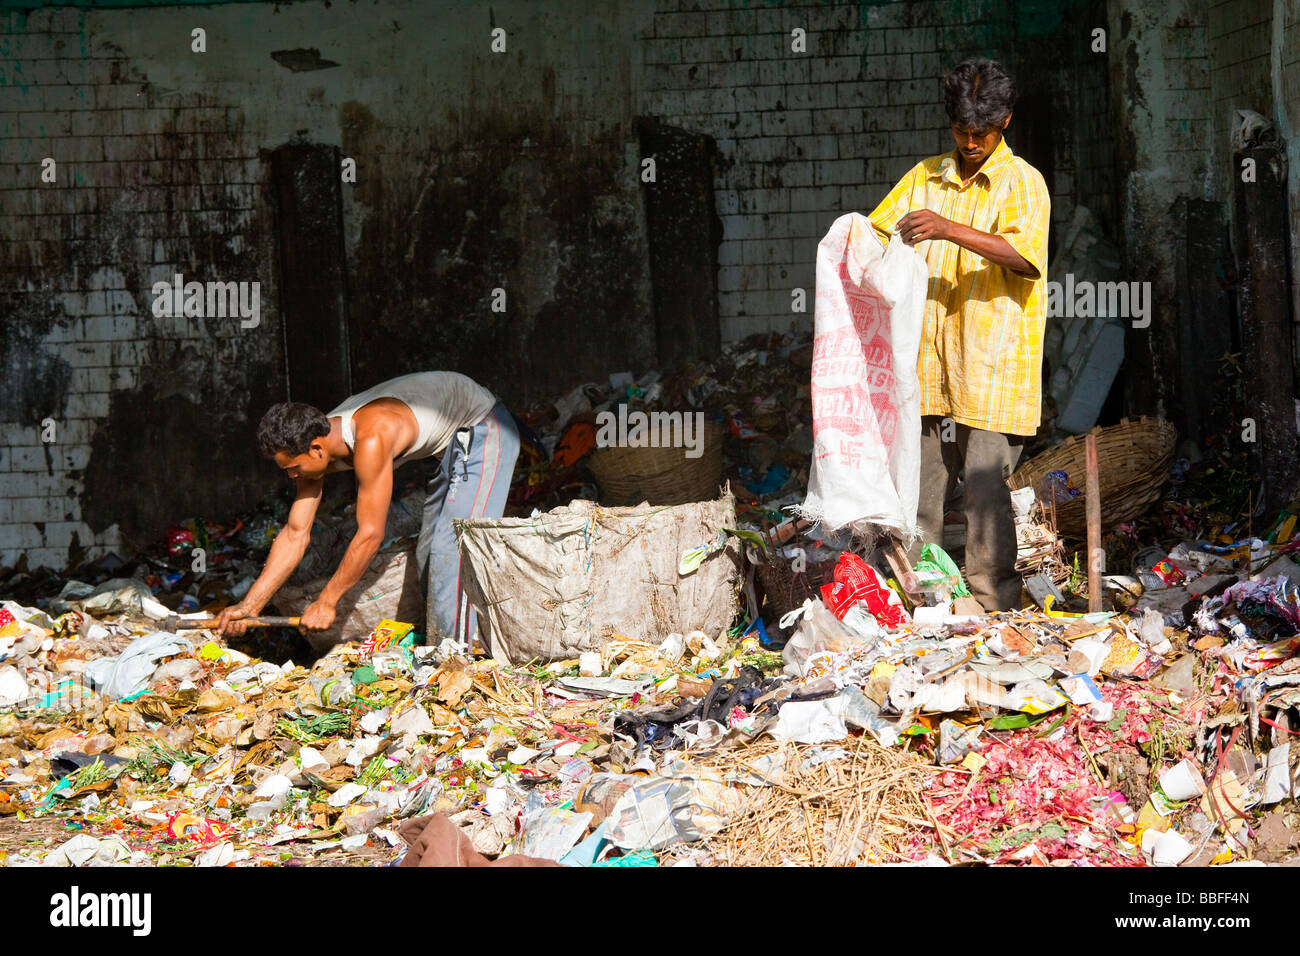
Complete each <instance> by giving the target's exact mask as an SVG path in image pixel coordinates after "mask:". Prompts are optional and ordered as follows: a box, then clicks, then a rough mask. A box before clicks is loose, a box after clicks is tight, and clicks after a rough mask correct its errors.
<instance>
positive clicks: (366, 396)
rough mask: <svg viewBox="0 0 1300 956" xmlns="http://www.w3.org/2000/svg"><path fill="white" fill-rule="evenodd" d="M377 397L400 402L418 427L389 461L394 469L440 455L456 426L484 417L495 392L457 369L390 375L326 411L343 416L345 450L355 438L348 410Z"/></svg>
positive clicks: (481, 419)
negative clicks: (409, 442) (412, 441)
mask: <svg viewBox="0 0 1300 956" xmlns="http://www.w3.org/2000/svg"><path fill="white" fill-rule="evenodd" d="M377 398H395V399H397V400H398V401H399V402H403V403H404V404H405V405H406V406H407V407H408V408H409V409H410V410H411V413H412V414H414V415H415V421H416V424H417V425H418V426H419V429H420V431H419V436H418V437H417V438H416V440H415V444H414V445H412V446H411V447H410V448H408V449H407V450H406V451H405V452H403V453H402V454H401V455H400V456H398V457H397V458H395V459H393V467H394V468H396V467H397V466H398V465H401V464H404V463H406V462H408V461H415V460H416V459H419V458H428V457H430V456H432V455H440V454H442V452H443V451H444V450H445V449H446V447H447V446H448V445H449V444H451V440H452V438H453V437H455V435H456V432H457V430H459V429H461V428H467V427H470V426H473V425H477V424H478V423H479V422H481V421H483V419H485V418H486V417H487V416H488V413H489V412H491V411H492V408H493V406H494V405H496V403H497V399H496V396H495V395H493V394H492V393H491V392H490V391H488V390H487V389H486V388H484V387H483V386H482V385H480V384H479V383H478V382H476V381H474V380H473V379H472V378H468V377H467V376H464V375H461V374H460V373H459V372H415V373H413V374H411V375H401V376H399V377H397V378H391V379H389V380H388V381H387V382H380V383H379V384H378V385H376V386H375V387H374V388H368V389H366V390H365V391H364V392H361V393H360V394H357V395H353V396H352V397H351V398H349V399H347V400H346V401H344V402H343V403H342V404H340V405H339V406H338V407H337V408H335V409H334V410H333V411H331V412H329V417H331V418H333V417H335V416H337V417H339V418H341V419H342V429H343V443H344V444H345V445H347V446H348V448H349V449H352V448H353V447H354V444H355V442H356V432H355V430H354V429H353V426H352V416H353V414H354V413H355V412H356V410H357V409H358V408H361V406H363V405H366V404H368V403H370V402H373V401H374V400H375V399H377Z"/></svg>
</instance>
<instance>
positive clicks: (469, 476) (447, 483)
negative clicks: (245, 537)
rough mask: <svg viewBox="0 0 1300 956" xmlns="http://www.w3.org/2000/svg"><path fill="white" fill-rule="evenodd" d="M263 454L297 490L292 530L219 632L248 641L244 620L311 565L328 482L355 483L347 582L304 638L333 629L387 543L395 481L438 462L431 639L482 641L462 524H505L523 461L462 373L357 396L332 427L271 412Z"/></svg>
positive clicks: (295, 408) (321, 605) (314, 417)
mask: <svg viewBox="0 0 1300 956" xmlns="http://www.w3.org/2000/svg"><path fill="white" fill-rule="evenodd" d="M257 441H258V445H259V446H260V447H261V451H262V454H263V455H265V456H266V457H267V458H270V459H272V460H274V461H275V463H276V464H277V465H279V466H280V467H281V468H283V469H284V471H285V474H287V475H288V476H289V477H290V478H292V479H293V480H294V482H295V483H296V484H297V489H298V490H297V495H296V496H295V498H294V501H293V505H292V506H291V507H290V509H289V520H288V521H287V522H285V525H284V527H283V528H281V529H280V533H279V534H277V535H276V537H275V542H274V543H273V544H272V545H271V553H270V555H269V557H268V558H267V561H266V567H265V568H263V570H262V573H261V574H260V575H258V578H257V580H256V581H255V582H253V586H252V587H251V588H249V590H248V594H247V595H245V597H244V599H243V600H242V601H240V602H239V603H238V604H236V605H234V606H232V607H229V608H226V609H225V610H224V611H222V612H221V615H220V618H221V620H220V624H219V625H218V631H219V632H220V633H223V634H227V633H229V634H242V633H243V632H244V630H245V629H246V627H247V625H245V624H242V623H240V618H243V617H251V616H255V615H257V614H259V613H261V610H262V608H263V607H265V606H266V604H267V603H268V602H269V601H270V600H271V598H272V597H273V596H274V595H275V592H276V591H278V590H279V589H280V587H281V586H282V585H283V584H284V582H285V581H286V580H288V578H289V575H290V574H292V573H293V569H294V568H296V567H297V566H298V563H299V562H300V561H301V560H302V557H303V555H304V554H305V553H306V550H307V544H308V541H309V540H310V537H311V527H312V523H313V521H314V520H315V517H316V509H317V507H318V506H319V505H320V497H321V487H322V484H323V481H324V477H325V475H327V474H330V473H332V472H336V471H345V470H348V469H352V470H354V471H355V472H356V474H357V533H356V535H355V536H354V537H353V538H352V542H351V544H349V545H348V549H347V552H346V553H345V554H344V555H343V560H342V561H341V562H340V563H339V567H338V570H337V571H335V572H334V576H333V577H332V578H330V580H329V583H328V584H326V585H325V588H324V590H323V591H321V593H320V596H319V597H318V598H317V599H316V600H315V601H314V602H312V604H310V605H308V607H307V608H306V610H304V611H303V613H302V625H301V626H302V628H303V629H304V630H306V631H323V630H327V629H329V628H330V627H331V626H332V625H333V623H334V616H335V607H336V606H337V604H338V602H339V599H340V598H342V597H343V595H345V594H346V593H347V592H348V591H349V590H351V589H352V588H353V587H354V586H355V585H356V583H357V582H358V581H360V580H361V576H362V575H363V574H364V573H365V570H366V568H367V567H368V566H369V564H370V561H371V559H372V558H374V556H375V553H376V552H377V551H378V550H379V546H380V545H381V544H382V543H383V541H384V526H385V524H386V523H387V520H388V505H389V502H390V501H391V500H392V496H393V471H394V470H395V469H396V468H397V467H399V466H400V465H402V464H404V463H406V462H408V461H414V460H416V459H419V458H428V457H430V456H433V455H441V456H442V467H441V469H439V471H438V473H437V474H435V475H434V476H433V478H431V479H430V480H429V487H428V497H427V498H426V499H425V503H424V518H423V522H422V524H421V527H420V542H419V546H418V560H419V567H420V574H421V575H422V576H423V575H427V576H428V577H427V586H426V595H427V599H428V600H427V605H426V607H427V613H426V634H427V639H428V641H429V642H430V643H436V642H437V640H438V639H439V638H448V637H451V638H455V639H456V640H458V641H461V642H463V643H464V644H465V646H466V647H467V648H468V647H469V646H470V643H471V641H472V639H473V636H474V632H475V629H476V622H475V619H474V618H475V615H474V611H473V608H471V607H469V604H468V601H466V599H465V597H464V595H463V593H462V592H461V589H460V552H459V549H458V548H457V547H456V536H455V532H454V530H453V528H452V520H453V519H455V518H469V517H484V516H487V517H493V518H499V517H501V515H502V514H503V513H504V512H505V506H506V495H507V494H508V493H509V491H510V478H511V475H512V474H513V472H514V467H515V459H516V457H518V454H519V433H518V431H517V430H516V428H515V423H514V419H513V418H512V417H511V415H510V412H509V410H508V409H507V408H506V407H505V405H504V404H503V403H502V402H500V401H498V400H497V398H496V396H495V395H493V394H492V393H491V392H489V391H488V390H487V389H486V388H484V387H483V386H481V385H479V384H478V383H477V382H475V381H473V380H472V379H469V378H466V377H465V376H464V375H460V374H458V373H456V372H417V373H415V374H413V375H403V376H400V377H399V378H394V379H391V380H389V381H387V382H382V383H380V384H379V385H376V386H375V387H374V388H372V389H369V390H367V391H364V392H362V393H361V394H359V395H353V396H352V397H351V398H349V399H347V400H346V401H344V402H343V403H342V404H341V405H339V406H338V407H337V408H335V409H334V410H333V411H331V412H330V413H329V414H328V415H326V414H325V413H324V412H322V411H320V410H319V409H317V408H314V407H312V406H311V405H304V404H302V403H300V402H282V403H280V404H279V405H273V406H272V407H271V408H270V410H269V411H267V413H266V414H265V415H264V416H263V417H262V422H261V424H260V425H258V428H257Z"/></svg>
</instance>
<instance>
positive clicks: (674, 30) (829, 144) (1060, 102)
mask: <svg viewBox="0 0 1300 956" xmlns="http://www.w3.org/2000/svg"><path fill="white" fill-rule="evenodd" d="M1098 6H1099V5H1098V4H1095V3H1094V4H1087V3H1083V4H1080V3H1071V4H1041V5H1034V4H1026V5H1024V6H1023V10H1021V11H1020V14H1023V15H1022V16H1020V19H1017V16H1018V13H1017V10H1016V8H1015V7H1014V6H1012V5H1007V4H997V3H992V2H987V0H969V2H964V0H917V2H908V3H870V4H866V5H847V4H845V5H840V4H823V3H799V2H794V3H788V4H782V5H779V6H767V5H760V4H754V5H740V6H737V5H736V4H734V3H729V2H728V0H660V3H659V4H658V9H657V12H656V14H655V17H654V29H653V33H652V34H651V35H648V36H646V37H645V38H644V39H643V40H642V41H641V47H642V50H643V55H644V59H645V63H646V67H645V92H644V93H643V95H642V97H641V100H640V107H641V109H642V111H644V112H647V113H651V114H655V115H658V116H661V117H662V118H663V119H664V120H665V121H666V122H669V123H674V124H677V125H680V126H682V127H684V128H687V129H689V130H692V131H695V132H700V133H705V134H708V135H710V136H713V137H714V138H715V139H716V140H717V143H718V147H719V152H720V154H721V159H722V161H721V164H720V168H719V170H718V173H717V177H716V181H715V185H716V189H717V202H718V211H719V215H720V216H721V218H722V222H723V226H724V239H723V243H722V247H721V250H720V268H719V274H718V282H719V304H720V312H721V315H722V322H723V338H724V340H726V339H737V338H741V337H743V336H745V335H748V334H751V333H754V332H765V331H769V330H785V329H788V328H792V327H796V326H799V325H805V324H808V323H810V322H811V314H803V315H799V314H794V313H792V312H791V290H792V289H793V288H796V287H799V288H804V289H807V290H809V291H810V292H811V290H812V287H813V257H814V253H815V249H816V244H817V241H818V240H819V239H820V238H821V237H822V236H823V235H824V234H825V232H826V229H827V228H828V227H829V225H830V223H831V222H832V221H834V219H835V218H836V217H837V216H839V215H842V214H843V213H845V212H849V211H858V212H862V213H864V214H865V213H867V212H870V211H871V209H872V208H874V207H875V205H876V203H877V202H879V200H880V199H881V198H883V196H884V195H885V193H886V192H887V191H888V190H889V189H890V188H891V187H892V186H893V185H894V183H896V182H897V180H898V179H899V178H900V177H901V176H902V175H903V174H904V173H906V172H907V170H908V169H910V168H911V167H912V165H914V164H915V163H916V162H918V161H919V160H921V159H923V158H925V157H927V156H931V155H934V154H936V153H939V152H945V151H947V150H950V149H951V148H952V145H953V142H952V136H951V134H950V133H949V130H948V122H947V118H946V116H945V115H944V111H943V105H942V99H941V95H942V89H941V84H940V77H941V75H942V73H943V72H944V71H945V70H947V69H950V68H951V67H953V66H955V65H956V64H957V63H959V62H960V61H961V60H962V59H964V58H966V57H968V56H995V57H999V58H1001V59H1003V61H1004V62H1006V63H1007V64H1008V66H1009V67H1011V68H1012V69H1013V71H1015V72H1017V73H1018V74H1020V80H1021V83H1022V89H1023V92H1026V93H1033V92H1041V91H1042V90H1044V89H1047V90H1050V91H1051V93H1052V95H1053V97H1054V99H1055V102H1054V108H1056V109H1058V110H1059V114H1060V123H1059V126H1058V128H1057V140H1056V144H1055V145H1056V149H1055V155H1054V156H1052V157H1049V159H1048V162H1050V163H1051V164H1052V165H1053V166H1054V167H1056V168H1055V169H1054V172H1055V175H1056V180H1057V182H1056V195H1054V197H1053V198H1054V203H1055V202H1056V200H1058V199H1059V200H1060V202H1059V208H1054V210H1053V222H1054V225H1056V226H1058V228H1059V226H1061V225H1063V224H1064V222H1065V221H1067V218H1068V213H1069V211H1070V209H1071V208H1072V205H1073V203H1074V202H1076V201H1086V202H1087V203H1088V204H1089V205H1091V206H1093V207H1094V208H1096V207H1097V206H1098V205H1105V206H1111V205H1113V203H1112V202H1111V200H1110V197H1111V196H1113V194H1114V192H1115V183H1114V166H1113V159H1112V153H1113V151H1112V148H1111V147H1112V144H1111V137H1110V132H1109V130H1110V123H1109V122H1108V115H1109V103H1108V101H1107V99H1106V95H1105V89H1106V72H1105V60H1104V57H1099V58H1097V59H1091V56H1092V55H1091V54H1090V53H1089V52H1088V50H1087V36H1086V34H1085V35H1084V36H1082V37H1078V36H1071V35H1069V34H1068V33H1067V32H1066V25H1065V23H1063V22H1062V20H1061V19H1060V17H1061V12H1062V11H1065V10H1068V11H1069V12H1070V16H1071V17H1072V19H1071V21H1070V23H1069V28H1070V29H1075V30H1076V32H1077V27H1078V26H1079V25H1082V24H1086V23H1088V22H1091V20H1095V21H1096V24H1097V25H1098V26H1101V25H1104V24H1105V19H1104V10H1103V11H1100V12H1097V11H1094V10H1093V9H1092V8H1093V7H1098ZM1039 8H1041V9H1039ZM1090 17H1091V20H1090V19H1089V18H1090ZM1039 21H1041V23H1040V22H1039ZM796 28H800V29H803V30H804V31H806V49H807V52H806V53H802V54H801V53H795V52H793V51H792V39H793V38H792V31H793V30H794V29H796ZM1022 67H1023V69H1022ZM1080 117H1082V118H1083V119H1082V120H1081V121H1082V122H1086V123H1088V124H1090V125H1088V126H1087V127H1086V128H1085V129H1084V130H1082V131H1080V130H1078V129H1077V128H1076V127H1074V126H1073V125H1072V124H1075V123H1076V122H1079V121H1080ZM1024 135H1025V134H1024V131H1023V130H1020V129H1017V127H1016V121H1015V120H1014V119H1013V120H1012V125H1011V128H1010V131H1009V133H1008V139H1009V141H1010V143H1011V145H1012V148H1013V149H1016V148H1018V147H1017V142H1018V139H1022V138H1023V136H1024ZM1042 162H1043V161H1041V160H1040V164H1041V163H1042ZM1076 166H1080V167H1082V173H1081V175H1078V176H1076ZM1044 172H1047V170H1044ZM1081 195H1086V197H1087V198H1086V199H1082V198H1080V197H1081ZM1102 196H1104V197H1106V198H1105V200H1103V201H1101V202H1099V197H1102ZM1098 211H1099V212H1101V213H1104V211H1105V210H1098Z"/></svg>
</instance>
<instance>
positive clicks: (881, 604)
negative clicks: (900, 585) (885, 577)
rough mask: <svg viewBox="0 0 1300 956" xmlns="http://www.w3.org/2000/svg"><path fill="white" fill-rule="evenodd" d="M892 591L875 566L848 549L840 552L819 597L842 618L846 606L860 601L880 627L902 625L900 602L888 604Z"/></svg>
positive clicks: (845, 611)
mask: <svg viewBox="0 0 1300 956" xmlns="http://www.w3.org/2000/svg"><path fill="white" fill-rule="evenodd" d="M893 593H894V592H893V591H891V590H890V589H889V586H888V585H887V584H885V583H884V582H883V581H881V580H880V576H879V574H878V573H877V572H876V569H875V568H873V567H872V566H871V565H869V564H867V562H865V561H863V560H862V559H861V558H860V557H858V556H857V555H856V554H853V553H851V552H849V551H845V552H843V553H842V554H840V559H839V561H838V562H836V564H835V581H834V583H833V584H823V585H822V600H823V601H825V602H826V606H827V607H828V608H830V609H831V611H832V612H833V613H834V614H835V616H836V617H838V618H839V619H840V620H841V621H842V620H844V615H845V614H847V613H848V612H849V608H851V607H853V605H854V604H856V603H857V602H858V601H862V602H864V603H865V604H866V605H867V610H868V611H870V612H871V613H872V614H873V615H874V616H875V618H876V620H877V621H879V622H880V624H881V625H882V626H884V627H902V626H903V624H904V623H906V618H905V617H904V616H903V608H902V605H899V604H891V603H890V600H889V599H890V596H891V595H892V594H893Z"/></svg>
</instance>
